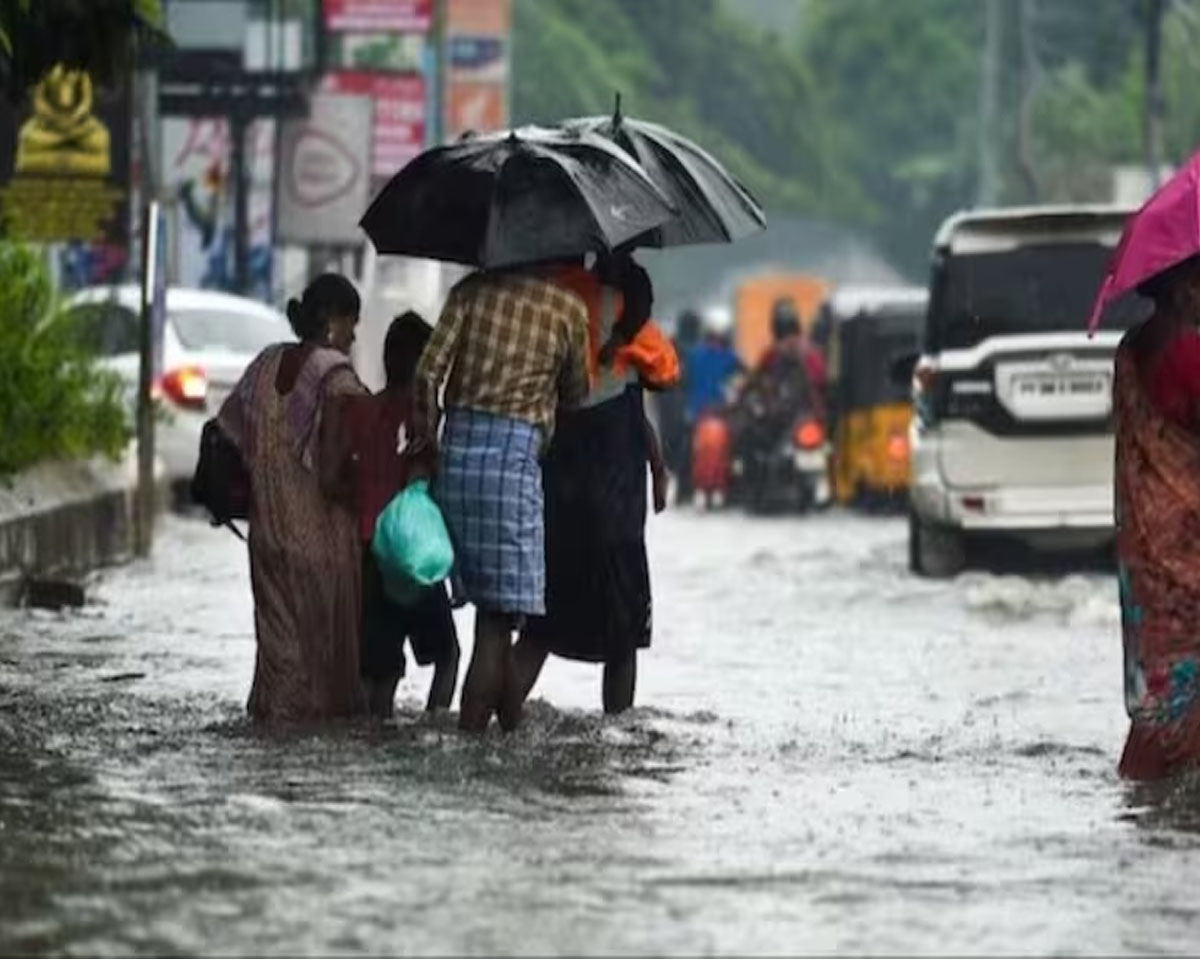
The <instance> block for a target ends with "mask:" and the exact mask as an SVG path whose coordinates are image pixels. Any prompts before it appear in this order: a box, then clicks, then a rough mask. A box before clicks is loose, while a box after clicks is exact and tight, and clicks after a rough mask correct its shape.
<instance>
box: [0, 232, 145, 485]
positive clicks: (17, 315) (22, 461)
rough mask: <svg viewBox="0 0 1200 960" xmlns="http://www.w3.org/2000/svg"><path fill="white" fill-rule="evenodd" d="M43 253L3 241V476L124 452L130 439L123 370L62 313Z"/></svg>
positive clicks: (0, 445)
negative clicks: (94, 352)
mask: <svg viewBox="0 0 1200 960" xmlns="http://www.w3.org/2000/svg"><path fill="white" fill-rule="evenodd" d="M55 311H56V303H55V298H54V290H53V285H52V283H51V280H50V276H49V272H48V271H47V270H46V266H45V263H44V261H43V259H42V257H41V256H40V255H39V254H37V253H35V252H33V251H31V250H28V249H26V248H23V247H18V246H15V245H12V244H0V410H3V411H4V429H3V430H2V431H0V476H3V475H6V474H10V473H13V472H15V471H17V470H20V469H22V468H23V467H26V466H29V465H30V464H33V463H38V462H40V461H43V460H55V459H66V458H78V457H88V456H92V455H93V454H106V455H109V456H114V457H115V456H117V455H118V454H120V452H121V450H122V449H123V448H124V446H125V444H126V443H127V442H128V440H129V431H128V428H127V423H126V413H125V404H124V401H123V398H122V386H121V382H120V380H119V378H117V377H116V376H115V375H113V374H109V373H107V372H104V371H101V370H99V369H98V368H97V367H96V365H95V363H94V361H93V360H92V358H91V355H90V354H89V352H88V351H87V350H86V348H85V347H84V345H83V343H82V341H81V338H80V337H79V336H78V331H77V330H74V329H72V326H71V324H70V323H67V322H62V321H61V320H60V318H59V317H57V316H56V312H55Z"/></svg>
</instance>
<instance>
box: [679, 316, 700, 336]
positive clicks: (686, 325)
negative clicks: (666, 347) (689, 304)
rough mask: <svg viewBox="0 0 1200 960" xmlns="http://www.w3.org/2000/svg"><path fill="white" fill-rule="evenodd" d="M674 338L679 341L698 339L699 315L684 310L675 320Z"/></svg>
mask: <svg viewBox="0 0 1200 960" xmlns="http://www.w3.org/2000/svg"><path fill="white" fill-rule="evenodd" d="M675 339H677V340H678V341H679V342H680V343H695V342H696V341H697V340H699V339H700V315H699V314H698V313H696V311H695V310H684V311H683V312H682V313H681V314H680V315H679V319H677V320H676V321H675Z"/></svg>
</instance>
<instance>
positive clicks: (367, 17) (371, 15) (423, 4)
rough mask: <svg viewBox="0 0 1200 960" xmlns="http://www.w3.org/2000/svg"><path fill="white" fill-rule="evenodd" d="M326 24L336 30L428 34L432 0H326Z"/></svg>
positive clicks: (430, 23)
mask: <svg viewBox="0 0 1200 960" xmlns="http://www.w3.org/2000/svg"><path fill="white" fill-rule="evenodd" d="M323 10H324V12H325V26H326V28H327V29H329V30H331V31H333V32H335V33H388V32H391V33H425V32H427V31H428V30H429V28H430V26H431V25H432V24H433V0H324V2H323Z"/></svg>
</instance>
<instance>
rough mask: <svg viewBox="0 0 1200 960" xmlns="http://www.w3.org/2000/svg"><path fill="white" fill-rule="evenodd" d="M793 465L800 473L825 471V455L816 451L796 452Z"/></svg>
mask: <svg viewBox="0 0 1200 960" xmlns="http://www.w3.org/2000/svg"><path fill="white" fill-rule="evenodd" d="M795 464H796V469H797V470H799V471H800V472H801V473H815V472H817V471H819V470H824V469H825V454H823V453H821V452H820V451H816V450H798V451H797V452H796V459H795Z"/></svg>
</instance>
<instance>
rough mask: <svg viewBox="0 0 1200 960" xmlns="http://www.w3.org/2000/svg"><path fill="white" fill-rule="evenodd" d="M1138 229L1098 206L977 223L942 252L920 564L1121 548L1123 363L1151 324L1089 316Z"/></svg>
mask: <svg viewBox="0 0 1200 960" xmlns="http://www.w3.org/2000/svg"><path fill="white" fill-rule="evenodd" d="M1130 213H1131V211H1130V210H1127V209H1124V208H1114V207H1101V206H1071V207H1036V208H1023V209H1011V210H997V211H974V212H969V213H964V214H959V215H957V216H954V217H951V218H950V219H949V220H948V221H946V223H945V224H944V225H943V226H942V229H941V230H940V231H939V233H938V236H937V239H936V240H935V245H934V266H933V277H932V283H931V286H930V302H929V308H928V312H927V315H926V324H925V332H924V345H923V352H922V355H921V357H920V359H919V360H918V362H917V365H916V368H915V370H914V373H913V400H914V419H913V424H912V429H911V435H910V444H911V447H912V478H911V480H912V486H911V513H910V525H909V561H910V566H911V567H912V569H913V570H914V571H915V572H917V573H920V574H923V575H926V576H934V577H944V576H952V575H954V574H955V573H957V572H958V571H959V570H961V569H962V568H963V566H964V564H965V561H966V557H967V550H966V548H967V546H968V544H969V543H970V542H971V540H972V539H976V538H979V537H982V536H985V535H997V534H1000V535H1005V536H1007V537H1012V538H1017V539H1020V540H1023V541H1024V542H1026V543H1027V544H1030V545H1033V546H1035V547H1044V548H1050V549H1054V548H1058V547H1062V548H1081V549H1087V548H1092V547H1100V546H1103V544H1104V543H1105V542H1106V541H1108V540H1110V539H1111V537H1112V535H1113V437H1112V424H1111V415H1112V366H1113V354H1114V352H1115V350H1116V347H1117V345H1118V343H1119V342H1120V339H1121V336H1122V331H1123V330H1124V329H1125V328H1127V327H1128V326H1129V325H1130V324H1131V323H1133V322H1134V321H1136V320H1137V319H1139V318H1140V317H1141V316H1142V315H1144V313H1143V311H1144V305H1143V304H1140V303H1138V302H1137V301H1136V300H1132V301H1130V302H1129V303H1126V304H1124V305H1118V307H1117V308H1116V309H1114V310H1111V311H1110V312H1109V314H1108V317H1107V319H1106V322H1105V326H1104V327H1103V328H1102V329H1101V330H1100V331H1099V332H1098V333H1097V335H1096V336H1095V338H1094V339H1089V338H1088V335H1087V333H1086V330H1085V326H1086V323H1087V317H1088V313H1089V310H1090V308H1091V304H1092V300H1093V298H1094V297H1095V295H1096V292H1097V290H1098V289H1099V287H1100V283H1101V280H1102V278H1103V276H1104V272H1105V268H1106V266H1107V263H1108V260H1109V257H1110V255H1111V253H1112V250H1113V248H1114V246H1115V245H1116V243H1117V241H1118V239H1119V238H1120V235H1121V229H1122V227H1123V226H1124V223H1125V221H1126V219H1127V217H1128V216H1129V214H1130Z"/></svg>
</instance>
